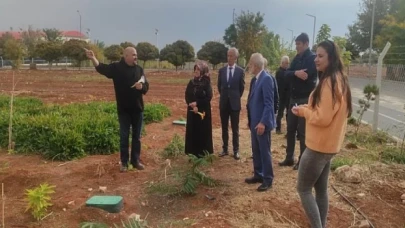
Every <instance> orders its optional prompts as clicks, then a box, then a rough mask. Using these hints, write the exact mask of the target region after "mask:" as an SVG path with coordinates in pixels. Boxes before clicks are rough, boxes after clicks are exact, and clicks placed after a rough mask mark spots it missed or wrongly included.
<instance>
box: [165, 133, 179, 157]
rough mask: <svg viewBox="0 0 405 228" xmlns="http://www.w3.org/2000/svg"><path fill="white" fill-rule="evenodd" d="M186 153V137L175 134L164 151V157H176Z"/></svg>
mask: <svg viewBox="0 0 405 228" xmlns="http://www.w3.org/2000/svg"><path fill="white" fill-rule="evenodd" d="M183 154H184V139H183V138H182V137H181V136H180V135H178V134H175V135H174V136H173V139H172V141H171V142H170V143H169V145H167V146H166V148H165V149H164V151H163V157H164V158H176V157H179V156H181V155H183Z"/></svg>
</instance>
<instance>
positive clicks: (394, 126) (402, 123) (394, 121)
mask: <svg viewBox="0 0 405 228" xmlns="http://www.w3.org/2000/svg"><path fill="white" fill-rule="evenodd" d="M370 83H373V81H371V80H369V79H362V78H350V86H351V90H352V98H353V108H354V114H353V115H354V116H358V114H357V113H356V112H357V110H359V108H360V106H359V103H358V100H359V99H361V98H363V88H364V86H366V85H367V84H370ZM404 107H405V83H402V82H392V81H384V82H382V86H381V90H380V106H379V116H378V128H379V129H380V130H383V131H386V132H387V133H389V134H390V135H392V136H395V137H397V138H399V139H402V138H403V137H404V134H405V109H404ZM374 110H375V106H374V102H372V103H371V107H370V109H368V110H367V111H366V112H365V113H364V115H363V120H364V121H366V122H367V123H370V124H372V123H373V115H374Z"/></svg>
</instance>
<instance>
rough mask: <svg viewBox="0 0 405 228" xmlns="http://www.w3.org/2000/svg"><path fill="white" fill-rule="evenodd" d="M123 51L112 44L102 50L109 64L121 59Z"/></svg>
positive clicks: (118, 46)
mask: <svg viewBox="0 0 405 228" xmlns="http://www.w3.org/2000/svg"><path fill="white" fill-rule="evenodd" d="M123 51H124V49H123V48H122V47H121V46H120V45H117V44H113V45H111V46H109V47H107V48H106V49H104V56H105V57H106V58H107V59H108V60H110V61H111V62H113V61H119V60H120V59H121V57H122V53H123Z"/></svg>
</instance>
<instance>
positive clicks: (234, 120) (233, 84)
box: [217, 48, 245, 160]
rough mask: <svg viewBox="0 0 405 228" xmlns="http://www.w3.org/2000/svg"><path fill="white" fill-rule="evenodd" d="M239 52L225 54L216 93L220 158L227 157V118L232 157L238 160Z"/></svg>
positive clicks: (242, 81)
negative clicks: (220, 133) (225, 58)
mask: <svg viewBox="0 0 405 228" xmlns="http://www.w3.org/2000/svg"><path fill="white" fill-rule="evenodd" d="M238 56H239V52H238V49H236V48H230V49H229V50H228V53H227V57H228V65H227V66H225V67H223V68H221V69H219V72H218V84H217V86H218V92H219V94H220V97H219V112H220V117H221V128H222V143H223V144H222V149H223V150H222V152H221V153H220V154H219V156H220V157H223V156H226V155H228V154H229V153H228V139H229V135H228V126H229V118H230V119H231V127H232V144H233V157H234V159H236V160H239V159H240V155H239V116H240V110H241V97H242V95H243V91H244V90H245V72H244V71H243V69H242V68H240V67H239V66H237V65H236V60H237V59H238Z"/></svg>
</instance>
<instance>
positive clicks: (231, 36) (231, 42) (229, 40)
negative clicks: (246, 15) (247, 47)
mask: <svg viewBox="0 0 405 228" xmlns="http://www.w3.org/2000/svg"><path fill="white" fill-rule="evenodd" d="M223 39H224V42H225V44H226V45H228V46H230V47H237V46H236V42H237V40H238V34H237V31H236V26H235V24H231V25H230V26H229V27H228V28H227V29H225V35H224V36H223Z"/></svg>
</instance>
